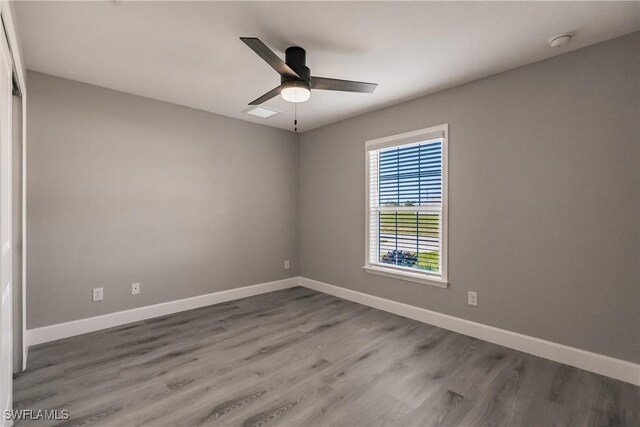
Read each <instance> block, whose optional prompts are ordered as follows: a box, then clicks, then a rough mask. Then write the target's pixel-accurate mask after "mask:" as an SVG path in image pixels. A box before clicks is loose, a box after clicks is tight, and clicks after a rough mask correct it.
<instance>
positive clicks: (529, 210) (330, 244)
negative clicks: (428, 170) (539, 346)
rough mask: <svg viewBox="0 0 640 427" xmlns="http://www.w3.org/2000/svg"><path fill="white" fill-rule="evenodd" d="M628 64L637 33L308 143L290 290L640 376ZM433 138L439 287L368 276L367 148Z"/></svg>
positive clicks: (633, 120) (351, 122)
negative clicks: (359, 302)
mask: <svg viewBox="0 0 640 427" xmlns="http://www.w3.org/2000/svg"><path fill="white" fill-rule="evenodd" d="M639 52H640V36H639V34H638V33H636V34H634V35H631V36H627V37H623V38H620V39H616V40H612V41H609V42H605V43H602V44H598V45H594V46H592V47H588V48H585V49H581V50H578V51H575V52H572V53H569V54H566V55H561V56H558V57H555V58H553V59H549V60H545V61H542V62H538V63H535V64H532V65H528V66H526V67H522V68H519V69H515V70H512V71H508V72H505V73H502V74H498V75H495V76H492V77H489V78H485V79H482V80H479V81H475V82H473V83H470V84H466V85H463V86H460V87H457V88H453V89H450V90H446V91H443V92H440V93H437V94H433V95H430V96H427V97H424V98H421V99H418V100H415V101H411V102H407V103H404V104H400V105H396V106H393V107H390V108H386V109H383V110H379V111H376V112H372V113H368V114H365V115H362V116H359V117H356V118H352V119H348V120H346V121H342V122H339V123H336V124H333V125H330V126H326V127H323V128H320V129H317V130H314V131H311V132H307V133H305V134H303V135H302V137H301V143H302V145H301V149H300V150H301V151H300V173H301V176H300V178H301V183H300V257H301V274H302V275H303V276H305V277H308V278H311V279H316V280H320V281H323V282H327V283H330V284H333V285H337V286H342V287H345V288H349V289H353V290H356V291H360V292H364V293H368V294H372V295H377V296H380V297H383V298H389V299H392V300H396V301H401V302H404V303H408V304H412V305H417V306H420V307H424V308H427V309H431V310H435V311H438V312H442V313H446V314H449V315H453V316H457V317H461V318H464V319H469V320H473V321H477V322H480V323H484V324H487V325H492V326H496V327H500V328H504V329H508V330H511V331H516V332H520V333H523V334H527V335H531V336H535V337H539V338H542V339H546V340H550V341H554V342H558V343H562V344H566V345H569V346H574V347H578V348H582V349H586V350H590V351H594V352H597V353H602V354H606V355H610V356H614V357H618V358H622V359H625V360H630V361H633V362H640V304H639V302H640V276H639V274H640V273H639V271H640V270H639V267H638V261H639V259H640V253H639V239H638V236H639V235H640V216H639V213H640V211H639V203H640V188H639V185H638V184H639V182H640V167H639V166H640V165H639V159H640V150H639V146H640V143H639V141H640V129H639V117H640V105H639V104H640V87H639V78H640V67H639ZM442 123H449V130H450V140H449V150H450V151H449V154H450V159H449V168H450V169H449V197H450V199H449V211H450V212H449V237H450V240H449V242H450V246H449V247H450V253H449V277H450V282H451V284H450V287H449V289H440V288H436V287H430V286H428V285H421V284H417V283H412V282H406V281H400V280H394V279H389V278H384V277H380V276H374V275H369V274H367V273H365V272H364V271H363V270H362V266H363V263H364V247H365V242H364V239H365V236H364V220H365V204H364V202H365V200H364V199H365V196H364V188H365V183H364V159H365V151H364V150H365V145H364V144H365V141H366V140H368V139H373V138H378V137H383V136H388V135H393V134H397V133H402V132H407V131H411V130H415V129H421V128H425V127H428V126H433V125H438V124H442ZM468 290H474V291H477V292H478V299H479V306H478V307H471V306H469V305H467V303H466V292H467V291H468Z"/></svg>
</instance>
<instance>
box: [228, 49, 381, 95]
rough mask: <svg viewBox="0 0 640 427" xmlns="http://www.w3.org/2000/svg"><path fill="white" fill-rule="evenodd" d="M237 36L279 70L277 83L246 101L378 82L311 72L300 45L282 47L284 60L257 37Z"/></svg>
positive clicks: (364, 89)
mask: <svg viewBox="0 0 640 427" xmlns="http://www.w3.org/2000/svg"><path fill="white" fill-rule="evenodd" d="M240 40H242V41H243V42H244V43H245V44H246V45H247V46H249V47H250V48H251V49H252V50H253V51H254V52H255V53H257V54H258V56H260V58H262V59H264V61H265V62H266V63H267V64H269V65H270V66H271V67H272V68H273V69H274V70H276V71H277V72H278V74H280V82H281V84H280V86H277V87H275V88H273V89H271V90H270V91H269V92H267V93H265V94H264V95H262V96H261V97H259V98H258V99H255V100H254V101H251V102H250V103H249V105H260V104H262V103H263V102H265V101H268V100H270V99H271V98H273V97H275V96H278V94H280V95H281V96H282V98H283V99H284V100H285V101H289V102H304V101H307V100H308V99H309V97H310V96H311V89H316V90H336V91H341V92H361V93H372V92H373V91H374V90H376V87H377V86H378V84H377V83H365V82H355V81H351V80H338V79H329V78H326V77H316V76H312V75H311V70H309V67H307V66H306V65H305V63H306V56H307V53H306V52H305V50H304V49H303V48H301V47H298V46H292V47H289V48H287V50H286V51H285V60H284V61H283V60H282V59H280V57H278V55H276V54H275V53H274V52H273V51H272V50H271V49H269V48H268V47H267V46H266V45H265V44H264V43H262V41H260V39H258V38H255V37H240Z"/></svg>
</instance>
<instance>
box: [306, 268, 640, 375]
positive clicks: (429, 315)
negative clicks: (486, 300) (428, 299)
mask: <svg viewBox="0 0 640 427" xmlns="http://www.w3.org/2000/svg"><path fill="white" fill-rule="evenodd" d="M300 285H301V286H304V287H306V288H309V289H313V290H316V291H319V292H324V293H326V294H329V295H333V296H336V297H338V298H342V299H346V300H349V301H353V302H357V303H359V304H363V305H367V306H369V307H373V308H377V309H379V310H384V311H387V312H389V313H394V314H397V315H400V316H403V317H408V318H410V319H414V320H417V321H420V322H424V323H428V324H430V325H434V326H439V327H441V328H444V329H448V330H450V331H454V332H459V333H461V334H464V335H468V336H471V337H474V338H479V339H482V340H485V341H489V342H491V343H494V344H498V345H501V346H504V347H508V348H512V349H514V350H518V351H522V352H525V353H529V354H533V355H535V356H540V357H543V358H545V359H549V360H553V361H556V362H560V363H564V364H566V365H571V366H575V367H576V368H580V369H584V370H585V371H590V372H595V373H597V374H600V375H605V376H607V377H611V378H615V379H617V380H620V381H625V382H628V383H631V384H634V385H640V365H639V364H637V363H632V362H627V361H625V360H620V359H616V358H613V357H609V356H604V355H602V354H598V353H592V352H590V351H586V350H580V349H578V348H574V347H569V346H566V345H563V344H557V343H554V342H551V341H545V340H542V339H540V338H534V337H531V336H528V335H523V334H519V333H517V332H511V331H507V330H505V329H500V328H495V327H493V326H487V325H483V324H481V323H476V322H472V321H470V320H464V319H460V318H458V317H453V316H449V315H446V314H442V313H438V312H435V311H431V310H427V309H424V308H420V307H415V306H412V305H408V304H403V303H400V302H396V301H392V300H388V299H385V298H380V297H376V296H373V295H369V294H364V293H362V292H356V291H352V290H350V289H345V288H341V287H339V286H334V285H329V284H327V283H323V282H318V281H316V280H312V279H307V278H305V277H301V278H300Z"/></svg>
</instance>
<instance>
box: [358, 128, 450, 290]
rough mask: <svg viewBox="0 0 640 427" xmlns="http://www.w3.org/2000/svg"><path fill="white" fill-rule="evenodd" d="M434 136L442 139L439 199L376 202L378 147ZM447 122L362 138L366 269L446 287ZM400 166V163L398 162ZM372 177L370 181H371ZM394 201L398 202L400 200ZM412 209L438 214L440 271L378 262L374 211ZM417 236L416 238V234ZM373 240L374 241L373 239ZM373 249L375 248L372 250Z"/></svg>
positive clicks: (427, 139) (404, 143)
mask: <svg viewBox="0 0 640 427" xmlns="http://www.w3.org/2000/svg"><path fill="white" fill-rule="evenodd" d="M435 140H441V141H442V158H441V161H442V193H441V203H440V204H435V203H433V204H431V203H426V204H425V203H422V202H421V201H418V204H417V205H415V206H383V205H382V204H381V203H380V195H379V192H380V190H379V189H378V183H377V180H378V177H379V176H380V171H379V169H380V165H379V162H380V160H379V155H380V154H379V150H382V149H385V148H391V147H394V148H397V147H402V146H406V145H412V144H420V143H433V142H434V141H435ZM448 147H449V124H448V123H445V124H442V125H438V126H432V127H430V128H426V129H420V130H416V131H412V132H406V133H402V134H399V135H392V136H387V137H384V138H378V139H373V140H369V141H366V142H365V168H364V173H365V179H364V182H365V192H364V193H365V227H364V228H365V230H364V235H365V247H364V254H365V256H364V266H363V268H364V270H365V271H366V272H367V273H372V274H379V275H382V276H387V277H393V278H396V279H400V280H407V281H411V282H416V283H422V284H427V285H433V286H438V287H440V288H446V287H447V284H448V280H447V275H448V249H447V247H448V240H449V231H448V222H449V221H448V203H449V195H448V192H449V190H448V186H449V184H448V182H449V154H448V153H449V148H448ZM398 167H400V166H398ZM372 181H374V182H373V183H372ZM398 202H400V203H401V201H400V200H398ZM385 211H386V212H392V213H393V212H399V211H406V212H416V213H420V214H434V215H440V221H438V222H439V230H438V236H439V237H440V238H439V245H438V254H439V264H440V265H439V267H440V271H438V272H435V271H425V270H420V269H418V268H407V267H397V266H392V265H389V264H383V263H381V262H380V259H379V256H378V255H379V254H378V255H376V254H375V252H379V249H380V248H379V227H378V225H376V222H377V221H378V220H377V219H375V220H374V224H372V220H373V219H374V218H377V216H378V213H381V212H385ZM418 240H420V239H419V238H418ZM376 242H377V243H376ZM374 249H375V252H374Z"/></svg>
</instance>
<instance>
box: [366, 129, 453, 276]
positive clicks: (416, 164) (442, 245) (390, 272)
mask: <svg viewBox="0 0 640 427" xmlns="http://www.w3.org/2000/svg"><path fill="white" fill-rule="evenodd" d="M447 134H448V125H441V126H435V127H432V128H428V129H423V130H419V131H415V132H409V133H405V134H401V135H396V136H391V137H387V138H381V139H376V140H373V141H367V157H366V163H367V166H366V171H367V183H368V185H367V226H366V234H367V242H366V259H365V266H364V268H365V270H366V271H367V272H370V273H375V274H382V275H385V276H391V277H396V278H399V279H403V280H411V281H416V282H421V283H428V284H434V285H436V286H441V287H446V286H447Z"/></svg>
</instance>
